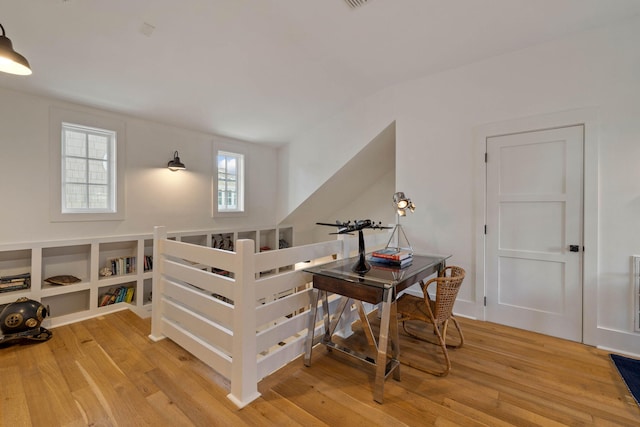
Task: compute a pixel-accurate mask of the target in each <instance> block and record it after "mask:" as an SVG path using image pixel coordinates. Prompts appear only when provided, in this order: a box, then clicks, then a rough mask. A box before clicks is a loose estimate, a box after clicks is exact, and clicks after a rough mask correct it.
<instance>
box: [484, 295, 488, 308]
mask: <svg viewBox="0 0 640 427" xmlns="http://www.w3.org/2000/svg"><path fill="white" fill-rule="evenodd" d="M484 306H485V307H486V306H487V297H484Z"/></svg>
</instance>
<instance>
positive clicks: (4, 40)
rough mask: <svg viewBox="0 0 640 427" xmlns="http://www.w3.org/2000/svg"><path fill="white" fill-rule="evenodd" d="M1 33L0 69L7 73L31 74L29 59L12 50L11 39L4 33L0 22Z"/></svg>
mask: <svg viewBox="0 0 640 427" xmlns="http://www.w3.org/2000/svg"><path fill="white" fill-rule="evenodd" d="M0 29H2V35H1V36H0V71H2V72H4V73H9V74H17V75H21V76H28V75H29V74H31V67H30V66H29V61H27V59H26V58H25V57H24V56H22V55H20V54H19V53H18V52H16V51H15V50H13V44H12V43H11V40H10V39H9V38H8V37H6V36H5V35H4V27H3V26H2V24H0Z"/></svg>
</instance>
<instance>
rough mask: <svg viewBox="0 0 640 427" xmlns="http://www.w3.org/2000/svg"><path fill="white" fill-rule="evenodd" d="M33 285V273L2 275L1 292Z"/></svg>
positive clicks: (0, 281) (0, 280)
mask: <svg viewBox="0 0 640 427" xmlns="http://www.w3.org/2000/svg"><path fill="white" fill-rule="evenodd" d="M30 285H31V273H24V274H16V275H14V276H2V277H0V292H10V291H17V290H20V289H27V288H29V287H30Z"/></svg>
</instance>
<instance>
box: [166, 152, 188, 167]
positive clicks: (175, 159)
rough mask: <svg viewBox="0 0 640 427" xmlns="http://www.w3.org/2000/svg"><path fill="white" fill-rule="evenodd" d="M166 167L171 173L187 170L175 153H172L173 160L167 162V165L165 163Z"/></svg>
mask: <svg viewBox="0 0 640 427" xmlns="http://www.w3.org/2000/svg"><path fill="white" fill-rule="evenodd" d="M167 167H168V168H169V169H171V170H172V171H177V170H184V169H186V168H187V167H186V166H185V165H184V163H182V162H181V161H180V157H178V152H177V151H176V152H174V153H173V159H171V160H169V163H167Z"/></svg>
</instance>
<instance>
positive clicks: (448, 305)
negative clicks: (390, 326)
mask: <svg viewBox="0 0 640 427" xmlns="http://www.w3.org/2000/svg"><path fill="white" fill-rule="evenodd" d="M464 275H465V271H464V269H462V268H460V267H454V266H451V267H447V268H446V269H445V270H444V272H443V276H439V277H435V278H433V279H431V280H429V281H428V282H426V283H424V284H423V285H422V292H423V294H424V298H420V297H416V296H414V295H409V294H404V295H402V296H401V297H400V298H398V301H397V310H398V322H402V327H403V329H404V331H405V332H406V333H407V334H408V335H409V336H412V337H414V338H416V339H419V340H422V341H426V342H428V343H431V344H435V345H439V346H440V347H441V348H442V353H443V355H444V359H445V364H446V367H445V370H444V371H441V372H436V371H431V370H427V369H424V368H422V367H417V366H413V365H411V366H413V367H415V368H417V369H420V370H422V371H425V372H428V373H431V374H434V375H439V376H445V375H447V374H448V373H449V370H450V369H451V361H450V360H449V352H448V351H447V346H448V347H451V348H460V347H462V345H463V344H464V336H463V335H462V330H461V329H460V325H459V324H458V321H457V320H456V318H455V317H454V316H453V303H454V302H455V300H456V296H457V295H458V290H459V289H460V285H462V281H463V279H464ZM432 283H435V284H436V299H435V301H434V300H432V299H431V298H430V297H429V293H428V288H429V285H431V284H432ZM412 320H421V321H423V322H427V323H431V324H432V325H433V333H434V334H435V335H436V336H437V338H438V342H437V343H434V342H432V341H429V340H427V339H425V338H424V337H421V336H418V335H416V334H415V333H413V332H411V331H409V330H408V329H407V326H406V322H408V321H412ZM449 320H452V321H453V324H454V325H455V326H456V329H457V330H458V333H459V335H460V342H459V344H457V345H447V343H446V339H447V326H448V324H449Z"/></svg>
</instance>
